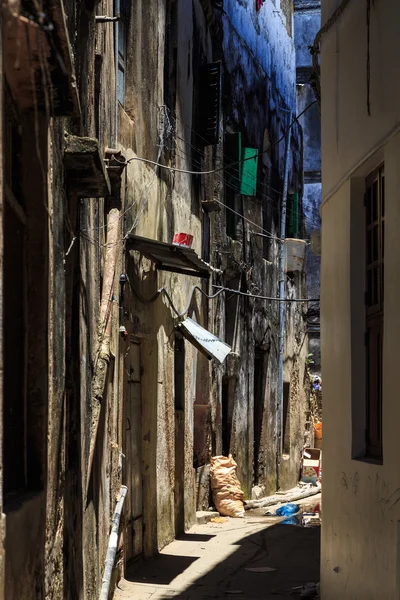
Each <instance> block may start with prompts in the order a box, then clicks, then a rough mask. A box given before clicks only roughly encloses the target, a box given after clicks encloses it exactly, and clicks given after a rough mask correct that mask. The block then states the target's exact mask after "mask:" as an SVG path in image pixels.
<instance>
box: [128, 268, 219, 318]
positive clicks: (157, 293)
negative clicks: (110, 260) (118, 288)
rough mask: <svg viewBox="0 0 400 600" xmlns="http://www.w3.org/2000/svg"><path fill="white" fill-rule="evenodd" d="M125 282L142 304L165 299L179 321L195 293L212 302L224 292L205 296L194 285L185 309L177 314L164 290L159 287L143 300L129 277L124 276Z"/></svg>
mask: <svg viewBox="0 0 400 600" xmlns="http://www.w3.org/2000/svg"><path fill="white" fill-rule="evenodd" d="M126 278H127V281H128V283H129V287H130V288H131V290H132V292H133V294H134V295H135V296H136V297H137V298H138V299H139V300H140V302H142V303H143V304H152V303H153V302H155V301H156V300H157V299H158V298H159V297H160V296H161V295H162V294H163V295H164V296H165V297H166V298H167V300H168V302H169V304H170V306H171V309H172V310H173V312H174V313H175V314H176V316H177V317H178V318H179V319H181V318H182V317H184V316H185V315H186V314H187V313H188V312H189V309H190V305H191V304H192V301H193V296H194V293H195V291H196V290H197V291H199V292H200V293H201V294H202V295H203V296H204V297H205V298H207V299H208V300H213V299H214V298H217V297H218V296H220V295H221V294H222V292H224V291H225V290H224V289H221V290H219V291H218V292H216V293H215V294H207V293H206V292H205V291H204V290H202V289H201V287H199V286H198V285H194V286H193V287H192V289H191V292H190V295H189V301H188V303H187V305H186V308H185V309H184V310H183V311H182V312H179V311H178V309H177V308H176V307H175V305H174V303H173V301H172V298H171V296H170V294H169V292H168V291H167V290H166V288H164V287H161V288H159V289H158V290H157V291H156V293H155V294H153V296H150V298H144V296H142V295H141V293H140V292H139V291H138V290H137V289H135V287H134V286H133V285H132V283H131V281H130V279H129V276H128V275H127V276H126Z"/></svg>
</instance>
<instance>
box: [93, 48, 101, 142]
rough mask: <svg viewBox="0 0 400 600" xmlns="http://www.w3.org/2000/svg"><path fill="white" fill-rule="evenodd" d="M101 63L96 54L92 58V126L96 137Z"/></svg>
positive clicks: (97, 131)
mask: <svg viewBox="0 0 400 600" xmlns="http://www.w3.org/2000/svg"><path fill="white" fill-rule="evenodd" d="M102 65H103V57H102V55H101V54H96V56H95V58H94V127H95V132H96V133H95V135H96V138H97V139H99V138H100V123H101V118H100V93H101V68H102Z"/></svg>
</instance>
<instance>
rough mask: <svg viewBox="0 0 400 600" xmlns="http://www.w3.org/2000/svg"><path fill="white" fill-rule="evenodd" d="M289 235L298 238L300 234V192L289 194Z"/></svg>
mask: <svg viewBox="0 0 400 600" xmlns="http://www.w3.org/2000/svg"><path fill="white" fill-rule="evenodd" d="M287 207H288V215H287V216H288V219H287V224H288V226H287V237H289V238H296V237H298V235H299V194H290V195H289V196H288V203H287Z"/></svg>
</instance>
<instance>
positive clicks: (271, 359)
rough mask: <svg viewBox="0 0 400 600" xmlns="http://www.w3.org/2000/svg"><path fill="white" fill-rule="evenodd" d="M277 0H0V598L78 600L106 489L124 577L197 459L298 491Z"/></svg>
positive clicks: (294, 302) (299, 414)
mask: <svg viewBox="0 0 400 600" xmlns="http://www.w3.org/2000/svg"><path fill="white" fill-rule="evenodd" d="M274 5H275V2H272V0H267V1H266V2H264V3H263V4H262V5H261V6H258V4H256V3H255V2H253V1H252V0H248V1H247V2H243V1H242V2H237V1H234V0H226V1H224V2H217V1H214V0H191V1H190V2H189V1H188V0H157V1H156V0H154V1H151V2H148V1H145V0H136V1H135V2H129V1H128V0H115V2H111V0H103V1H101V2H98V3H97V2H93V1H92V0H85V1H84V2H75V1H74V0H65V3H63V2H62V0H43V2H42V3H41V4H40V6H39V4H37V3H36V2H29V1H28V0H23V1H22V2H21V4H20V5H19V4H18V5H17V3H14V2H11V1H10V2H8V3H7V2H6V3H5V4H4V6H3V10H2V13H1V18H2V23H1V32H2V80H1V82H2V83H1V85H2V94H1V98H2V108H1V110H2V115H3V119H2V121H1V127H2V130H1V136H0V139H1V141H2V153H1V161H2V162H1V186H2V193H1V198H2V220H1V231H2V232H3V234H2V252H1V258H2V264H3V269H2V278H3V281H2V296H1V300H2V304H1V306H2V311H3V328H2V344H3V352H2V402H1V408H2V413H3V419H2V437H3V452H2V460H1V465H0V466H1V469H2V471H1V472H2V496H1V508H2V512H3V514H4V518H3V529H4V538H3V546H2V563H1V564H2V573H1V575H2V578H3V582H2V584H1V586H2V587H1V592H0V597H4V598H7V599H8V598H10V599H14V598H15V599H16V598H47V599H60V598H71V599H78V598H79V599H87V600H89V599H90V600H91V599H92V598H95V597H97V596H98V593H99V589H100V587H101V579H102V572H103V568H104V559H105V554H106V549H107V544H108V538H109V533H110V524H111V519H112V515H113V511H114V507H115V503H116V500H117V498H118V497H119V494H120V490H121V485H126V486H127V487H128V495H127V498H126V500H125V504H124V511H123V519H122V521H121V527H120V533H121V535H120V540H119V548H118V555H117V561H116V563H117V565H119V567H120V569H123V568H124V566H125V565H126V564H127V563H128V562H129V561H130V560H133V559H136V558H138V557H141V556H143V557H148V556H150V555H152V554H154V553H156V552H157V551H158V550H159V549H161V548H162V547H163V546H165V544H167V543H168V542H169V541H170V540H172V539H173V538H174V536H175V535H176V534H178V533H181V532H182V531H183V530H184V529H187V528H188V527H189V526H190V525H191V524H192V523H193V522H194V521H195V518H196V509H198V508H201V507H203V506H205V505H208V503H209V502H210V503H211V498H210V497H209V485H208V479H207V465H208V464H209V460H210V457H211V456H213V455H215V454H220V453H222V452H224V453H229V452H231V453H232V454H233V455H234V457H235V459H236V460H237V462H238V472H239V478H240V480H241V482H242V485H243V489H244V491H245V494H246V496H247V497H250V496H251V494H252V489H253V488H254V487H255V486H258V488H259V489H261V491H264V492H265V493H268V492H271V491H274V490H276V488H277V487H281V488H288V487H292V486H293V485H295V483H296V482H297V479H298V473H299V465H300V456H301V450H302V448H303V444H304V436H305V429H306V421H307V420H309V418H308V410H309V408H308V402H309V400H308V395H307V390H308V387H307V385H306V384H305V381H306V378H307V374H306V357H307V340H306V336H307V304H306V303H305V302H303V301H301V300H302V299H304V298H305V297H307V287H306V280H305V272H304V269H303V267H302V261H301V260H298V261H296V260H295V258H294V257H293V252H294V250H293V248H296V247H298V248H300V249H301V247H302V244H301V243H300V242H296V241H293V242H292V243H291V244H284V245H283V246H282V244H283V242H282V238H283V237H286V236H287V237H289V238H293V239H294V240H297V239H298V238H302V237H304V235H305V226H304V222H303V219H302V216H301V215H302V214H303V208H302V193H303V182H302V172H303V169H302V152H303V138H302V130H301V127H300V126H299V125H298V124H297V123H293V119H294V115H295V112H296V88H295V84H296V65H295V52H294V41H293V3H292V2H291V1H288V2H281V7H280V8H278V7H276V6H274ZM257 8H259V10H257ZM289 132H290V135H289ZM287 140H289V144H290V145H289V146H287ZM285 181H286V184H285ZM285 188H286V189H287V223H286V227H284V230H283V231H282V219H281V212H282V195H283V190H284V189H285ZM285 196H286V194H285ZM179 232H184V233H188V234H190V235H192V236H193V245H192V249H191V250H188V249H182V248H177V247H176V246H173V245H172V240H173V237H174V235H175V234H176V233H179ZM282 247H283V248H284V249H285V252H284V253H282V254H281V248H282ZM280 256H281V257H282V258H283V259H284V260H283V261H282V262H280ZM281 267H282V272H283V279H282V284H283V286H284V289H283V293H284V295H283V298H279V293H280V292H279V288H280V279H281V275H280V268H281ZM222 288H228V289H229V290H230V291H221V290H222ZM281 292H282V287H281ZM254 296H256V297H254ZM257 296H258V298H257ZM260 296H261V298H260ZM280 299H283V300H284V303H283V306H284V311H283V319H284V321H283V320H282V314H280V308H279V307H280V301H279V300H280ZM299 300H300V301H299ZM187 317H188V318H190V319H192V321H195V322H197V324H198V325H200V326H202V327H203V328H204V329H203V330H199V331H200V332H202V333H200V334H196V335H197V337H196V336H195V337H193V335H190V332H188V330H187V329H188V328H190V327H191V328H193V327H196V325H195V324H193V323H192V321H186V323H185V319H186V318H187ZM283 322H284V325H285V327H284V329H283V333H282V336H283V338H284V342H285V344H284V347H283V356H282V361H280V353H279V348H280V343H279V342H280V332H279V327H280V323H283ZM192 331H193V329H192ZM208 332H210V333H211V334H213V335H215V336H217V337H219V338H220V339H221V340H224V341H225V342H226V343H227V344H229V346H230V347H231V349H232V352H230V354H229V355H228V357H227V359H226V360H225V361H223V360H221V361H220V362H221V363H222V364H220V362H219V361H218V360H215V359H212V360H208V359H207V358H211V355H210V354H209V356H208V357H207V356H204V354H203V353H202V352H200V351H199V346H200V347H201V345H202V344H204V343H207V341H205V340H204V339H200V338H201V336H202V335H206V337H207V336H209V333H208ZM283 338H282V339H283ZM200 349H201V348H200ZM281 349H282V347H281ZM202 351H203V352H204V348H203V349H202ZM280 369H281V370H280ZM280 381H281V382H282V385H280ZM118 572H119V571H118V569H117V570H116V573H115V580H116V579H117V577H118ZM4 590H6V591H4ZM111 591H112V586H111Z"/></svg>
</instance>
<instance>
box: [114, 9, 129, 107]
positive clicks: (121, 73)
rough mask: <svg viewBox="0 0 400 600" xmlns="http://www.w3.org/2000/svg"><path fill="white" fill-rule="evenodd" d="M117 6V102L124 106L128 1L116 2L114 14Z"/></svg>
mask: <svg viewBox="0 0 400 600" xmlns="http://www.w3.org/2000/svg"><path fill="white" fill-rule="evenodd" d="M118 5H119V20H118V25H117V27H118V72H117V100H118V102H120V104H122V106H124V104H125V70H126V65H125V62H126V40H127V31H128V22H129V3H128V0H117V2H116V12H118V11H117V8H118Z"/></svg>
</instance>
